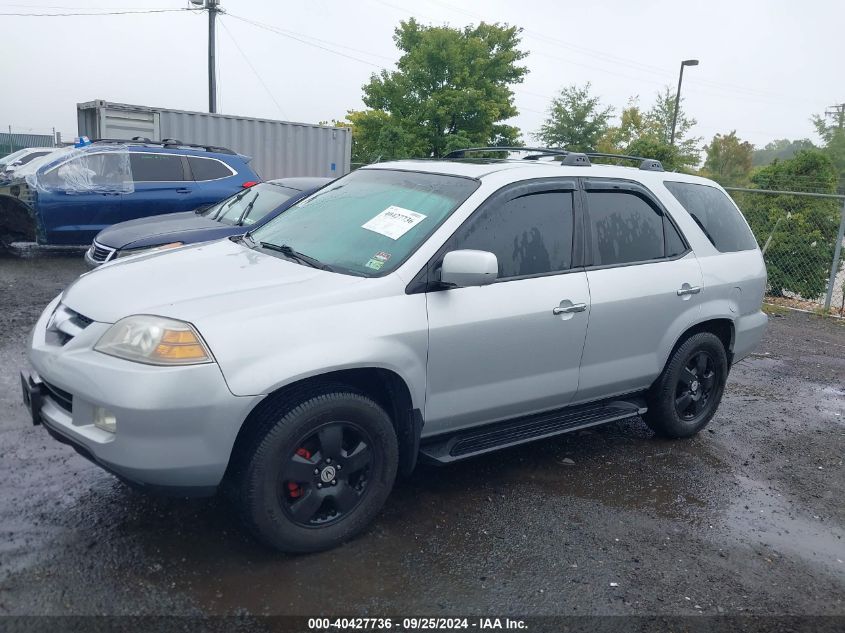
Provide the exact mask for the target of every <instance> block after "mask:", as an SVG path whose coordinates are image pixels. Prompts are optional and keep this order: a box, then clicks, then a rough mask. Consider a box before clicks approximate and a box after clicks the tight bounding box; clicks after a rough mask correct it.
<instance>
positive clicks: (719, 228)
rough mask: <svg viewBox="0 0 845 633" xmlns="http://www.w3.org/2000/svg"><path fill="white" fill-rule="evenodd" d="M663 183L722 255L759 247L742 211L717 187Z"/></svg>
mask: <svg viewBox="0 0 845 633" xmlns="http://www.w3.org/2000/svg"><path fill="white" fill-rule="evenodd" d="M663 184H664V185H666V188H667V189H668V190H669V191H670V192H671V193H672V195H673V196H675V198H676V199H677V201H678V202H680V203H681V205H682V206H683V207H684V209H686V210H687V212H688V213H689V214H690V215H691V216H692V219H693V220H695V222H696V224H698V226H699V227H700V228H701V230H702V231H704V234H705V235H706V236H707V239H709V240H710V242H712V244H713V246H715V247H716V248H717V249H718V250H719V251H720V252H722V253H733V252H736V251H749V250H752V249H755V248H757V240H755V239H754V234H753V233H751V229H749V228H748V225H747V224H746V223H745V220H744V219H743V218H742V214H741V213H740V212H739V209H737V208H736V206H735V205H734V204H733V202H731V200H730V198H728V197H727V196H726V195H725V194H724V193H722V192H721V191H719V190H718V189H716V188H715V187H708V186H707V185H699V184H695V183H689V182H664V183H663Z"/></svg>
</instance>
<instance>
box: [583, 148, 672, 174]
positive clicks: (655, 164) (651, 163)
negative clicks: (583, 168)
mask: <svg viewBox="0 0 845 633" xmlns="http://www.w3.org/2000/svg"><path fill="white" fill-rule="evenodd" d="M587 156H590V157H591V158H619V159H622V160H631V161H635V162H638V163H639V164H640V169H644V170H646V171H665V170H664V169H663V163H661V162H660V161H659V160H656V159H654V158H644V157H642V156H628V155H627V154H606V153H604V152H587Z"/></svg>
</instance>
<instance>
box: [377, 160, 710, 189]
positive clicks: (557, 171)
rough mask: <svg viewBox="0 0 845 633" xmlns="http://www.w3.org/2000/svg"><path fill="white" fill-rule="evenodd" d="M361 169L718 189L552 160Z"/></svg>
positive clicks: (686, 178)
mask: <svg viewBox="0 0 845 633" xmlns="http://www.w3.org/2000/svg"><path fill="white" fill-rule="evenodd" d="M361 169H392V170H401V171H418V172H425V173H435V174H445V175H452V176H463V177H465V178H475V179H479V180H482V179H484V178H487V177H489V176H491V175H493V174H501V173H503V172H509V173H508V175H509V176H511V177H512V180H513V181H514V182H518V181H520V180H527V179H530V178H554V177H562V178H579V177H583V178H614V179H624V180H634V181H637V182H642V183H644V184H647V183H662V182H666V181H678V182H691V183H698V184H707V185H710V186H716V187H718V185H717V184H716V183H715V182H713V181H712V180H709V179H707V178H702V177H700V176H694V175H692V174H684V173H680V172H674V171H652V170H647V169H639V168H638V167H628V166H623V165H606V164H601V163H593V164H591V165H586V166H583V165H561V164H560V163H559V162H557V161H552V160H520V159H515V160H514V159H452V160H438V159H411V160H395V161H389V162H384V163H376V164H372V165H366V166H365V167H361Z"/></svg>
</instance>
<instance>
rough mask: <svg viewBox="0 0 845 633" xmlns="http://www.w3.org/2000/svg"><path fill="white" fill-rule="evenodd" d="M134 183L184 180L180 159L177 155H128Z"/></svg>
mask: <svg viewBox="0 0 845 633" xmlns="http://www.w3.org/2000/svg"><path fill="white" fill-rule="evenodd" d="M129 163H130V165H132V180H134V181H135V182H154V181H174V180H184V179H185V178H184V176H183V174H182V157H181V156H179V155H178V154H141V153H135V152H132V153H130V154H129Z"/></svg>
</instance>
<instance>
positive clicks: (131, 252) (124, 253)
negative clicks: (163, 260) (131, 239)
mask: <svg viewBox="0 0 845 633" xmlns="http://www.w3.org/2000/svg"><path fill="white" fill-rule="evenodd" d="M182 245H183V243H182V242H170V244H162V245H161V246H150V247H149V248H148V247H146V246H145V247H143V248H134V249H132V248H130V249H128V250H125V251H117V255H115V256H114V258H115V259H120V258H121V257H129V256H130V255H141V254H142V253H155V252H156V251H167V250H170V249H171V248H176V247H177V246H182Z"/></svg>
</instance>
